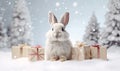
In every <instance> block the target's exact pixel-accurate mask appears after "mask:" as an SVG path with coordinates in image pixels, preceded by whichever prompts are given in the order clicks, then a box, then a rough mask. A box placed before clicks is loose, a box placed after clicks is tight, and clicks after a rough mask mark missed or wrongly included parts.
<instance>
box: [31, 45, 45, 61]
mask: <svg viewBox="0 0 120 71" xmlns="http://www.w3.org/2000/svg"><path fill="white" fill-rule="evenodd" d="M33 48H35V49H36V50H37V51H34V50H33V51H32V53H31V54H30V55H32V56H37V60H41V58H42V56H43V55H44V54H43V53H39V48H41V46H35V47H33Z"/></svg>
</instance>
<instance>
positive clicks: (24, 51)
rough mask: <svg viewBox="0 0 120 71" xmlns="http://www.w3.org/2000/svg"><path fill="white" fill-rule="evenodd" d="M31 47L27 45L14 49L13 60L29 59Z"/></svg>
mask: <svg viewBox="0 0 120 71" xmlns="http://www.w3.org/2000/svg"><path fill="white" fill-rule="evenodd" d="M30 48H31V46H28V45H27V44H19V45H18V46H13V47H12V58H13V59H16V58H20V57H28V54H29V50H30Z"/></svg>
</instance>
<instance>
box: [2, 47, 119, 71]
mask: <svg viewBox="0 0 120 71" xmlns="http://www.w3.org/2000/svg"><path fill="white" fill-rule="evenodd" d="M111 50H112V51H111ZM119 50H120V48H118V49H111V48H110V49H109V50H108V61H104V60H100V59H92V60H84V61H73V60H72V61H65V62H59V61H54V62H52V61H36V62H30V61H29V60H28V59H27V58H19V59H12V58H11V52H10V51H0V70H1V71H96V70H97V71H120V67H119V66H120V51H119ZM113 52H114V53H113Z"/></svg>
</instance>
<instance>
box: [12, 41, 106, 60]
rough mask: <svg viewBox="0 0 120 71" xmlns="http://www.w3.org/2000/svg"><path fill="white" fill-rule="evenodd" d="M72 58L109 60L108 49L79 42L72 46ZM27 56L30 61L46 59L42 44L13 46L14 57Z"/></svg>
mask: <svg viewBox="0 0 120 71" xmlns="http://www.w3.org/2000/svg"><path fill="white" fill-rule="evenodd" d="M71 56H72V60H86V59H94V58H97V59H103V60H107V49H106V48H105V47H103V46H100V45H91V46H88V45H86V44H84V43H81V42H77V43H76V44H75V46H74V48H72V55H71ZM20 57H27V58H28V59H29V60H30V61H42V60H44V48H42V47H41V46H39V45H38V46H34V47H31V46H29V45H27V44H19V45H18V46H13V47H12V58H13V59H16V58H20Z"/></svg>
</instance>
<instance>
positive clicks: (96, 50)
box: [90, 45, 107, 60]
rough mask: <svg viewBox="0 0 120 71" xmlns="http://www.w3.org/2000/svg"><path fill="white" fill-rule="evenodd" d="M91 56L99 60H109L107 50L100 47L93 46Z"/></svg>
mask: <svg viewBox="0 0 120 71" xmlns="http://www.w3.org/2000/svg"><path fill="white" fill-rule="evenodd" d="M90 48H91V56H92V58H99V59H103V60H107V48H106V47H102V46H99V45H94V46H91V47H90Z"/></svg>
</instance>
